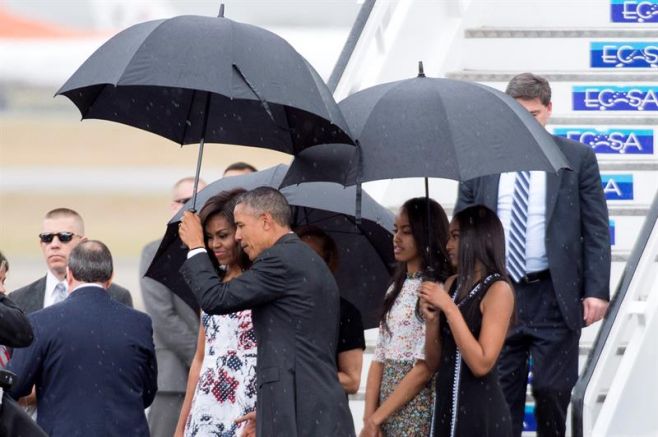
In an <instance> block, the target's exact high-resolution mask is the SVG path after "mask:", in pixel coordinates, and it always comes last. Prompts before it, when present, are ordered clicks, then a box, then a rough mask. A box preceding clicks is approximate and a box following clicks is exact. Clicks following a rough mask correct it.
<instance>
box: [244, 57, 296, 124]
mask: <svg viewBox="0 0 658 437" xmlns="http://www.w3.org/2000/svg"><path fill="white" fill-rule="evenodd" d="M233 68H234V69H235V71H237V72H238V74H239V75H240V77H241V78H242V80H243V81H244V83H246V84H247V86H248V87H249V89H250V90H251V92H252V93H254V95H255V96H256V97H257V98H258V100H259V101H260V104H261V105H262V106H263V109H265V112H267V115H268V116H269V117H270V119H271V120H272V123H274V124H275V125H277V126H278V127H280V128H281V126H279V125H278V124H277V122H276V120H275V119H274V115H273V114H272V110H271V109H270V105H269V103H267V101H266V100H265V99H263V98H262V97H261V96H260V94H259V93H258V92H257V91H256V88H254V86H253V85H252V84H251V82H249V80H247V78H246V77H245V75H244V74H242V71H241V70H240V67H238V66H237V65H235V64H233ZM282 129H286V128H282Z"/></svg>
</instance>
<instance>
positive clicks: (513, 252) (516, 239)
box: [507, 171, 530, 282]
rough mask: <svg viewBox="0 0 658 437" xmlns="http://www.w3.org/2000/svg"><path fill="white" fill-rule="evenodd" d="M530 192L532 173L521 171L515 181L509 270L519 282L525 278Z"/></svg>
mask: <svg viewBox="0 0 658 437" xmlns="http://www.w3.org/2000/svg"><path fill="white" fill-rule="evenodd" d="M529 191H530V172H528V171H520V172H518V173H517V174H516V180H515V181H514V197H513V199H512V217H511V220H510V229H509V245H508V254H507V270H509V274H510V276H511V277H512V279H513V280H514V281H516V282H518V281H519V280H520V279H521V278H522V277H523V276H525V274H526V271H525V249H526V248H525V243H526V227H527V224H528V193H529Z"/></svg>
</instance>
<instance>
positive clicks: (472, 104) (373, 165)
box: [282, 63, 568, 250]
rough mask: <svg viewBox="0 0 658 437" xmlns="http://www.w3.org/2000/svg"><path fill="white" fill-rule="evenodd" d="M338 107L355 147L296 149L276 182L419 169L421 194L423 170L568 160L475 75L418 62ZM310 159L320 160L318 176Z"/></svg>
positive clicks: (462, 175) (358, 178)
mask: <svg viewBox="0 0 658 437" xmlns="http://www.w3.org/2000/svg"><path fill="white" fill-rule="evenodd" d="M339 107H340V109H341V110H342V111H343V114H344V115H345V119H346V120H347V122H348V124H349V126H350V129H351V132H352V134H353V135H354V137H355V138H356V139H357V148H356V149H354V148H352V149H348V148H346V147H345V145H342V144H329V145H323V146H318V147H315V148H313V149H309V150H307V151H305V152H304V153H302V154H299V155H298V156H297V157H296V159H295V160H294V161H293V163H292V165H291V169H290V172H289V174H288V176H287V177H286V180H285V181H284V182H283V183H282V186H287V185H291V184H295V183H300V182H304V181H308V180H317V179H318V178H319V177H322V178H324V180H327V181H332V182H338V183H341V184H343V185H351V184H357V187H360V184H361V182H367V181H375V180H380V179H393V178H408V177H424V178H425V196H426V198H427V199H429V187H428V180H427V178H431V177H434V178H447V179H455V180H460V181H465V180H468V179H472V178H475V177H478V176H485V175H489V174H496V173H503V172H507V171H518V170H543V171H548V172H556V171H557V170H558V169H560V168H568V163H567V160H566V158H565V157H564V155H563V154H562V152H561V151H560V149H559V148H558V146H557V144H556V143H555V141H554V140H553V138H552V137H551V135H550V134H549V133H548V132H546V130H545V129H544V128H543V127H542V126H541V125H540V124H539V123H537V121H536V120H535V119H534V117H533V116H532V115H531V114H530V113H529V112H528V111H527V110H526V109H525V108H523V107H522V106H521V105H519V104H518V103H517V102H516V101H515V100H514V99H513V98H512V97H510V96H508V95H507V94H505V93H502V92H500V91H498V90H496V89H494V88H491V87H488V86H485V85H482V84H479V83H475V82H466V81H459V80H451V79H438V78H428V77H425V74H424V73H423V67H422V63H419V74H418V77H416V78H413V79H407V80H401V81H397V82H390V83H386V84H382V85H376V86H373V87H370V88H367V89H365V90H362V91H359V92H357V93H355V94H352V95H351V96H349V97H347V98H346V99H345V100H343V101H341V102H340V103H339ZM325 162H327V163H331V164H332V169H328V168H327V165H324V164H323V163H325ZM314 166H316V167H318V168H320V167H324V170H323V171H322V175H321V176H320V175H318V173H319V172H313V170H312V169H313V167H314ZM359 191H360V188H359ZM359 207H360V205H358V203H357V211H356V215H357V217H358V216H359V211H358V209H359ZM429 210H430V209H429V207H428V208H427V211H428V214H429ZM429 221H430V218H429V217H428V222H429ZM428 229H431V226H428ZM427 250H429V248H427Z"/></svg>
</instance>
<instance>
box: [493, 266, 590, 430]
mask: <svg viewBox="0 0 658 437" xmlns="http://www.w3.org/2000/svg"><path fill="white" fill-rule="evenodd" d="M514 288H515V295H516V321H515V323H514V324H513V325H512V326H511V327H510V331H509V333H508V335H507V339H506V340H505V346H504V347H503V351H502V352H501V355H500V359H499V361H498V375H499V378H500V383H501V386H502V388H503V392H504V393H505V398H506V399H507V403H508V405H509V407H510V413H511V415H512V424H513V431H514V434H513V435H515V436H520V435H521V432H522V430H523V415H524V410H525V401H526V386H527V384H528V363H529V359H530V357H532V360H533V367H532V394H533V397H534V398H535V419H536V422H537V435H538V436H540V437H543V436H564V434H565V427H566V418H567V407H568V406H569V401H570V399H571V389H572V388H573V386H574V385H575V384H576V380H577V379H578V342H579V340H580V330H577V331H573V330H570V329H569V328H568V327H567V326H566V325H565V324H564V319H563V318H562V314H561V312H560V308H559V307H558V304H557V300H556V297H555V291H554V290H553V284H552V282H551V280H550V278H546V279H543V280H541V281H539V282H535V283H531V284H525V283H520V284H516V283H515V284H514Z"/></svg>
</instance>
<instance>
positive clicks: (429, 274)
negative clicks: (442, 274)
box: [423, 177, 435, 281]
mask: <svg viewBox="0 0 658 437" xmlns="http://www.w3.org/2000/svg"><path fill="white" fill-rule="evenodd" d="M425 210H426V211H425V212H426V213H427V244H426V245H425V252H426V253H427V265H426V266H425V272H424V274H423V276H424V279H425V280H427V281H434V280H435V278H434V276H435V275H434V273H435V272H434V267H433V266H432V249H431V248H432V214H431V213H430V187H429V181H428V178H427V177H426V178H425Z"/></svg>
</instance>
